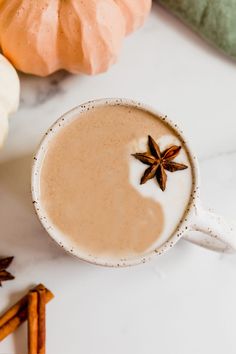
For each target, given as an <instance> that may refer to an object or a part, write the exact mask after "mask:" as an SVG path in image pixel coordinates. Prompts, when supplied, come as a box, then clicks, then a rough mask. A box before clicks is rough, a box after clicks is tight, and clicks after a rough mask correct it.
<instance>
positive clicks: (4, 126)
mask: <svg viewBox="0 0 236 354" xmlns="http://www.w3.org/2000/svg"><path fill="white" fill-rule="evenodd" d="M19 96H20V82H19V78H18V75H17V73H16V70H15V69H14V67H13V66H12V65H11V63H10V62H9V61H8V60H7V59H6V58H5V57H4V56H3V55H1V54H0V147H1V146H2V145H3V142H4V140H5V137H6V135H7V132H8V116H9V114H11V113H13V112H15V111H16V110H17V108H18V105H19Z"/></svg>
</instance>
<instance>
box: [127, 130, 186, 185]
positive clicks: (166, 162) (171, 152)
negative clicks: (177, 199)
mask: <svg viewBox="0 0 236 354" xmlns="http://www.w3.org/2000/svg"><path fill="white" fill-rule="evenodd" d="M148 146H149V151H148V152H143V153H136V154H132V156H134V157H135V158H136V159H137V160H139V161H141V162H142V163H144V164H146V165H149V166H150V167H148V168H147V169H146V171H145V172H144V174H143V176H142V178H141V181H140V184H144V183H146V182H147V181H148V180H149V179H151V178H154V177H155V176H156V179H157V182H158V184H159V186H160V188H161V190H162V191H164V190H165V189H166V181H167V174H166V172H165V170H167V171H169V172H176V171H180V170H185V169H186V168H188V166H186V165H184V164H182V163H177V162H174V161H173V160H174V159H175V157H176V156H177V155H178V154H179V152H180V150H181V146H176V145H172V146H170V147H169V148H168V149H166V150H164V151H163V152H161V150H160V148H159V146H158V144H157V143H156V142H155V140H154V139H153V138H152V137H151V136H150V135H148Z"/></svg>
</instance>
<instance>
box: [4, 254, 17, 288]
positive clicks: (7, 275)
mask: <svg viewBox="0 0 236 354" xmlns="http://www.w3.org/2000/svg"><path fill="white" fill-rule="evenodd" d="M13 258H14V257H7V258H0V286H2V282H3V281H6V280H12V279H14V278H15V277H14V276H13V275H12V274H11V273H9V272H7V271H6V269H7V268H8V267H9V266H10V264H11V262H12V261H13Z"/></svg>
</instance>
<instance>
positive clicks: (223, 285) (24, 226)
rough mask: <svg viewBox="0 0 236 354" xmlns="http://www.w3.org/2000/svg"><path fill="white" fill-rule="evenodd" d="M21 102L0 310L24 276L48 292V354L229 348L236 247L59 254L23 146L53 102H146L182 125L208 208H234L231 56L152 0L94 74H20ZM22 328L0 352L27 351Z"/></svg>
mask: <svg viewBox="0 0 236 354" xmlns="http://www.w3.org/2000/svg"><path fill="white" fill-rule="evenodd" d="M21 84H22V94H21V108H20V110H19V112H18V113H17V114H15V115H14V117H12V119H11V131H10V135H9V139H8V142H7V144H6V146H5V149H4V150H3V151H1V153H0V160H1V164H0V200H1V202H0V226H1V231H0V248H1V254H2V255H11V254H13V255H15V256H16V259H15V262H14V264H13V266H12V267H11V271H12V272H13V273H14V274H15V275H16V280H15V281H14V282H9V283H5V285H4V287H3V288H2V289H0V311H1V310H3V309H4V308H6V307H7V306H8V305H9V304H11V303H13V302H14V300H15V299H17V298H18V297H19V296H20V295H21V294H22V293H24V292H25V290H26V289H27V288H28V287H29V286H31V285H32V284H35V283H38V282H43V283H45V284H46V285H47V286H48V287H49V288H50V289H51V290H53V291H54V293H55V294H56V298H55V300H54V301H53V302H52V303H51V304H50V305H48V317H47V319H48V353H49V354H50V353H56V354H65V353H70V354H77V353H83V354H108V353H109V354H110V353H113V354H120V353H125V354H146V353H148V354H156V353H157V352H158V353H162V354H189V353H191V354H209V353H214V354H222V353H227V354H235V352H236V341H235V319H236V300H235V299H236V255H231V256H227V255H221V254H217V253H213V252H210V251H207V250H204V249H201V248H200V247H197V246H194V245H192V244H189V243H187V242H185V241H180V242H179V244H178V245H177V246H176V247H175V248H174V249H173V250H172V251H171V252H169V253H168V254H166V255H164V256H162V257H160V258H156V259H154V260H153V261H152V262H151V263H148V264H145V265H142V266H137V267H133V268H127V269H117V270H116V269H104V268H99V267H96V266H92V265H88V264H85V263H82V262H80V261H78V260H76V259H74V258H72V257H70V256H69V255H66V254H65V253H64V252H63V251H62V250H61V249H59V248H58V247H57V246H56V245H55V244H54V243H53V242H52V241H51V240H50V239H49V237H47V235H46V234H45V232H44V231H43V229H42V227H41V226H40V224H39V222H38V221H37V219H36V217H35V215H34V214H33V211H32V206H31V202H30V193H29V174H30V161H31V156H32V152H33V150H34V149H35V147H36V145H37V144H38V142H39V140H40V138H41V136H42V134H43V132H44V131H45V130H46V129H47V128H48V126H49V125H50V124H51V123H52V122H53V121H54V120H55V119H56V118H57V117H58V116H59V115H60V114H62V113H63V112H65V111H66V110H68V109H69V108H72V107H73V106H75V105H78V104H80V103H82V102H84V101H86V100H89V99H94V98H99V97H104V96H109V97H110V96H122V97H131V98H135V99H138V100H142V101H145V102H147V103H149V104H152V105H153V106H155V107H156V108H158V109H159V110H161V111H163V112H165V113H166V114H168V115H169V116H170V117H172V118H173V119H174V120H176V121H177V122H178V123H179V124H180V125H181V126H182V127H183V128H184V130H185V133H186V135H188V136H189V138H190V139H191V142H192V147H193V148H194V149H195V151H196V153H197V155H198V156H199V158H200V167H201V171H202V198H203V201H204V203H205V205H206V206H208V207H211V208H213V209H215V210H216V211H217V212H220V213H223V214H224V215H226V216H229V217H232V218H235V214H236V183H235V181H236V139H235V135H236V100H235V92H236V65H235V63H233V62H231V61H230V60H228V59H227V58H225V57H224V56H223V55H221V54H219V53H218V52H217V51H215V50H214V49H212V48H211V47H209V46H208V45H207V44H205V42H203V41H202V40H201V39H199V38H198V37H197V36H196V35H195V34H193V33H192V32H191V31H189V30H188V29H187V28H186V27H185V26H183V25H182V24H180V23H179V22H178V21H177V20H176V19H174V18H173V17H172V16H171V15H169V14H167V13H166V12H165V11H164V10H162V9H161V8H159V7H158V6H157V5H154V6H153V11H152V14H151V16H150V18H149V20H148V21H147V23H146V25H145V26H144V28H142V29H141V30H139V31H138V32H136V33H135V34H133V35H131V36H130V37H129V38H127V39H126V41H125V44H124V47H123V50H122V53H121V56H120V59H119V62H118V63H117V65H115V66H114V67H113V68H112V69H111V70H110V71H109V72H108V73H106V74H103V75H99V76H97V77H85V76H72V75H69V74H66V73H58V74H56V75H54V76H52V77H50V78H47V79H40V78H35V77H29V76H24V75H21ZM25 334H26V327H25V326H22V328H21V329H20V330H18V332H16V333H15V334H14V335H12V336H10V337H9V338H7V339H6V340H5V341H4V342H2V343H0V354H26V353H27V350H26V335H25Z"/></svg>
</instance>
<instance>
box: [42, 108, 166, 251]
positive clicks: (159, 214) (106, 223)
mask: <svg viewBox="0 0 236 354" xmlns="http://www.w3.org/2000/svg"><path fill="white" fill-rule="evenodd" d="M148 134H150V135H152V136H154V137H155V138H156V139H158V138H160V137H161V136H163V135H164V134H172V135H173V131H172V130H170V128H168V127H167V126H166V125H165V124H164V123H162V122H161V120H159V119H157V118H156V117H155V116H153V115H152V114H150V113H148V112H146V111H143V110H141V109H138V108H134V107H126V106H102V107H98V108H95V109H91V110H89V111H88V112H85V113H83V114H82V116H80V118H79V119H75V120H74V121H73V122H71V123H70V124H68V125H67V126H65V127H64V128H62V129H61V130H60V131H59V133H57V134H56V135H55V136H54V138H53V140H52V141H51V142H50V145H49V149H48V151H47V153H46V156H45V159H44V162H43V165H42V170H41V179H40V190H41V192H40V193H41V194H40V196H41V201H42V205H43V207H44V209H45V211H46V213H47V215H48V216H49V218H50V220H51V221H52V222H53V224H54V225H55V226H56V227H57V228H58V229H59V230H60V231H61V232H62V233H63V234H65V235H66V236H67V237H68V238H70V239H71V240H72V241H73V243H74V244H76V245H78V247H79V248H80V249H81V250H83V251H85V252H88V253H89V254H91V255H94V256H101V255H109V256H111V257H112V256H116V257H117V256H121V257H125V256H129V255H135V254H141V253H143V252H145V250H147V249H148V248H149V247H150V246H151V245H152V244H153V243H154V242H155V241H156V240H157V239H158V237H159V236H160V234H161V232H162V230H163V227H164V215H163V210H162V206H161V205H160V204H159V203H158V202H157V201H155V200H153V199H151V198H147V197H143V196H142V195H141V194H140V193H139V192H138V191H137V190H136V189H135V188H134V187H133V186H132V184H131V183H130V176H129V163H130V159H132V157H131V156H130V154H131V147H130V146H131V142H134V141H137V140H138V139H140V138H143V137H147V135H148ZM143 167H144V169H145V168H146V167H145V165H143Z"/></svg>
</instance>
